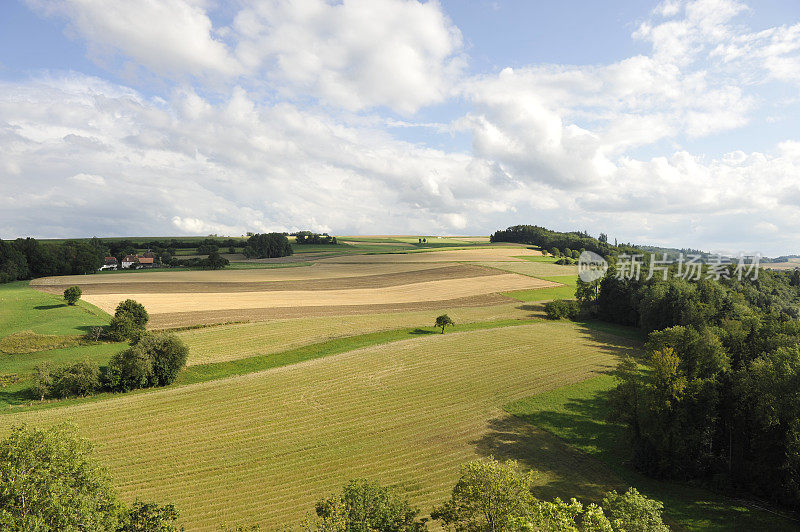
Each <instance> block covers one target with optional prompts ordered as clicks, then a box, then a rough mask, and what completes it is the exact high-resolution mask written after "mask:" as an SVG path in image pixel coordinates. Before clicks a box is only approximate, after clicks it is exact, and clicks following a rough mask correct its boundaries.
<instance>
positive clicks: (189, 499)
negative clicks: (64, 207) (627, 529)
mask: <svg viewBox="0 0 800 532" xmlns="http://www.w3.org/2000/svg"><path fill="white" fill-rule="evenodd" d="M628 349H630V345H628V344H627V342H625V341H622V340H620V339H619V338H617V337H614V336H609V335H605V334H602V333H598V332H594V331H590V330H587V329H584V328H581V327H580V326H579V325H576V324H570V323H564V322H537V323H535V324H531V325H524V326H518V327H507V328H498V329H489V330H482V331H473V332H464V333H450V334H446V335H429V336H424V337H418V338H415V339H412V340H407V341H402V342H396V343H393V344H387V345H385V346H380V347H372V348H367V349H363V350H357V351H351V352H348V353H344V354H341V355H336V356H330V357H327V358H321V359H316V360H313V361H309V362H305V363H300V364H295V365H291V366H285V367H281V368H276V369H273V370H268V371H265V372H261V373H256V374H250V375H246V376H242V377H235V378H229V379H223V380H218V381H212V382H207V383H203V384H196V385H190V386H184V387H178V388H172V389H166V390H158V391H152V392H148V393H141V394H135V395H127V396H121V397H118V398H113V399H109V400H104V401H99V402H94V403H86V404H82V405H75V406H69V407H63V408H59V409H54V410H41V411H35V412H28V413H19V414H11V415H9V417H8V418H7V419H6V422H5V423H4V424H3V426H4V427H8V426H10V425H11V424H12V423H20V422H27V423H31V424H36V425H49V424H52V423H56V422H61V421H63V420H65V419H72V420H74V422H75V424H76V425H77V426H78V427H79V429H80V430H81V432H82V433H83V434H86V435H87V436H88V437H89V438H90V439H91V440H93V441H94V442H95V443H96V453H95V454H96V455H97V457H98V458H99V460H100V461H101V462H102V463H103V464H105V465H107V466H108V467H110V470H111V474H112V475H113V478H114V483H115V485H116V486H117V487H118V488H119V489H120V491H121V493H122V495H123V496H124V498H125V499H127V500H129V501H132V500H133V499H134V498H137V497H139V498H142V499H144V500H158V501H170V502H174V503H175V504H176V506H177V507H178V508H179V509H180V511H181V520H182V523H183V524H184V525H185V526H186V527H187V528H188V529H191V530H214V529H218V527H220V526H221V525H228V526H232V525H234V526H235V525H248V524H260V525H261V526H262V528H265V529H268V530H269V529H274V528H280V527H281V526H282V525H284V524H297V523H298V522H299V521H300V520H301V519H302V518H303V517H304V516H305V515H307V514H308V513H309V512H311V511H313V506H314V501H315V500H316V499H318V498H319V497H321V496H324V495H326V494H328V493H331V492H333V491H335V490H337V489H338V488H339V487H340V486H341V485H343V484H344V483H345V482H346V481H347V480H348V479H351V478H363V477H367V478H372V479H375V480H379V481H383V482H385V483H391V484H393V485H396V486H397V487H398V489H400V490H401V491H402V492H404V493H406V494H408V496H409V497H410V498H411V500H412V502H413V503H415V504H417V505H419V506H420V507H422V508H423V511H424V512H426V513H427V512H428V511H430V509H431V507H432V505H433V504H434V503H438V502H441V501H442V500H443V499H444V498H445V496H446V494H447V493H448V492H449V490H450V489H451V487H452V485H453V483H454V482H455V479H456V476H457V471H458V467H459V466H460V465H461V464H463V463H464V462H466V461H468V460H471V459H474V458H475V457H477V456H481V455H484V454H488V453H490V452H494V451H495V449H496V448H498V447H501V446H502V445H503V443H502V442H504V439H505V438H506V434H505V433H504V432H498V430H500V429H499V427H502V426H504V423H505V422H506V420H507V419H508V418H507V417H506V415H505V414H503V413H502V410H501V407H502V406H503V405H504V404H506V403H507V402H509V401H512V400H515V399H518V398H522V397H526V396H530V395H532V394H535V393H539V392H542V391H546V390H550V389H553V388H556V387H559V386H563V385H566V384H570V383H574V382H578V381H581V380H583V379H586V378H588V377H591V376H593V375H595V374H596V373H597V372H598V371H603V370H608V369H610V368H611V367H612V366H613V365H614V364H615V363H616V361H617V358H618V356H619V354H620V353H621V352H623V351H625V350H628ZM143 420H146V422H143ZM543 442H544V443H543ZM531 445H545V446H549V447H553V446H559V445H560V446H562V447H563V444H561V443H560V442H558V440H556V439H554V438H550V439H549V440H535V441H534V442H533V443H531ZM537 452H541V450H538V449H537ZM573 454H575V453H573ZM582 471H583V470H582V469H581V468H580V467H576V462H571V461H569V463H563V466H562V467H560V469H558V470H551V471H546V472H545V474H544V475H543V476H542V477H541V481H542V482H543V483H552V484H553V485H554V486H561V487H562V489H567V490H568V491H569V493H564V495H569V494H574V493H575V491H576V488H575V487H576V486H580V485H584V486H585V485H591V484H593V482H594V481H595V480H596V479H587V478H585V477H581V472H582Z"/></svg>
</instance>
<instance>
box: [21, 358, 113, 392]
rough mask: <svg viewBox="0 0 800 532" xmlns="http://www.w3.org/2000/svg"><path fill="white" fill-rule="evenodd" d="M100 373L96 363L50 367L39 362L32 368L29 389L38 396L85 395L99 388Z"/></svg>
mask: <svg viewBox="0 0 800 532" xmlns="http://www.w3.org/2000/svg"><path fill="white" fill-rule="evenodd" d="M101 386H102V384H101V374H100V368H99V367H98V366H97V364H92V363H90V362H78V363H76V364H67V365H63V366H58V367H55V368H51V367H50V365H49V364H46V363H45V364H40V365H38V366H36V368H34V374H33V386H32V387H31V389H32V390H33V392H34V393H35V394H36V395H37V396H38V397H39V398H40V399H44V398H46V397H53V398H57V399H63V398H65V397H85V396H87V395H92V394H93V393H96V392H97V391H98V390H100V388H101Z"/></svg>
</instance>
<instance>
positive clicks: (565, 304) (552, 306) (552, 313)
mask: <svg viewBox="0 0 800 532" xmlns="http://www.w3.org/2000/svg"><path fill="white" fill-rule="evenodd" d="M544 311H545V313H546V314H547V317H548V318H549V319H551V320H560V319H561V318H567V319H570V320H575V319H578V317H579V316H580V313H581V305H580V303H579V302H578V301H575V300H572V299H556V300H554V301H549V302H547V303H545V304H544Z"/></svg>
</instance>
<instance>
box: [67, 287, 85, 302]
mask: <svg viewBox="0 0 800 532" xmlns="http://www.w3.org/2000/svg"><path fill="white" fill-rule="evenodd" d="M81 294H83V291H82V290H81V287H80V286H70V287H69V288H67V289H66V290H64V300H65V301H66V302H67V305H74V304H75V303H77V302H78V300H79V299H80V298H81Z"/></svg>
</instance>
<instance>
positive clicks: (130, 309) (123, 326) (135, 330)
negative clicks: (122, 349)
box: [108, 299, 150, 342]
mask: <svg viewBox="0 0 800 532" xmlns="http://www.w3.org/2000/svg"><path fill="white" fill-rule="evenodd" d="M149 319H150V316H148V314H147V311H146V310H145V308H144V306H143V305H142V304H141V303H137V302H136V301H134V300H133V299H126V300H125V301H123V302H121V303H120V304H119V305H117V310H116V311H115V312H114V317H113V318H112V319H111V324H110V325H109V328H108V330H109V335H110V336H111V338H112V339H114V340H117V341H118V342H121V341H123V340H133V341H137V340H138V339H139V338H140V337H141V336H142V335H143V334H144V330H145V326H146V325H147V320H149Z"/></svg>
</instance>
